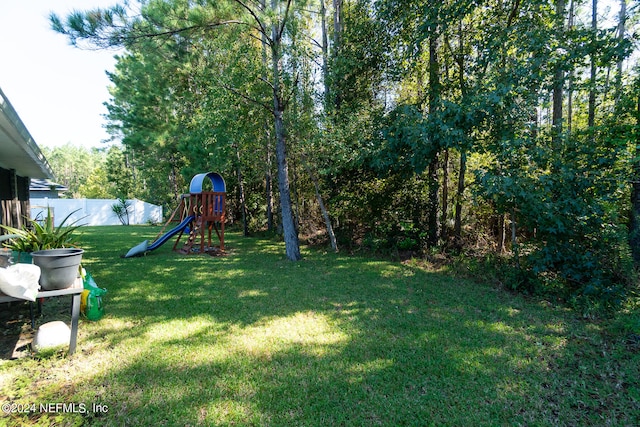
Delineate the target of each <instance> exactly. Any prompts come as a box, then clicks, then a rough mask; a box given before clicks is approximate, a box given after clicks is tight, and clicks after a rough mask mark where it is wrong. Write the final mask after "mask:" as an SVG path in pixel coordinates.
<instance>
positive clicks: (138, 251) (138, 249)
mask: <svg viewBox="0 0 640 427" xmlns="http://www.w3.org/2000/svg"><path fill="white" fill-rule="evenodd" d="M194 219H195V216H193V215H191V216H188V217H186V218H185V219H184V220H182V222H181V223H180V224H178V225H177V226H175V227H174V228H172V229H171V230H169V231H167V232H166V233H164V234H163V235H162V236H160V237H159V238H158V239H157V240H156V241H155V242H153V243H151V244H149V241H148V240H145V241H144V242H142V243H140V244H139V245H136V246H134V247H133V248H131V249H129V252H127V254H126V255H125V256H124V257H125V258H130V257H133V256H136V255H142V254H143V253H145V252H148V251H152V250H154V249H158V248H159V247H160V246H162V245H163V244H164V243H166V241H167V240H169V239H170V238H172V237H173V236H175V235H176V234H178V233H179V232H181V231H183V230H184V229H185V228H187V227H188V226H189V223H191V221H193V220H194Z"/></svg>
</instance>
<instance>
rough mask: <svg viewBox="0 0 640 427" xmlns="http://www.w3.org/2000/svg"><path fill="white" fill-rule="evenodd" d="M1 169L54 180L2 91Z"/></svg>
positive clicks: (42, 156)
mask: <svg viewBox="0 0 640 427" xmlns="http://www.w3.org/2000/svg"><path fill="white" fill-rule="evenodd" d="M0 167H2V168H4V169H14V170H15V171H16V174H17V175H19V176H24V177H31V178H53V171H52V169H51V166H49V163H48V162H47V159H46V158H45V157H44V155H43V154H42V152H41V151H40V148H38V145H37V144H36V143H35V141H34V140H33V138H32V137H31V134H30V133H29V131H28V130H27V128H26V127H25V125H24V123H22V120H20V117H18V113H16V111H15V110H14V108H13V106H12V105H11V103H10V102H9V100H8V99H7V97H6V96H5V94H4V92H2V89H0Z"/></svg>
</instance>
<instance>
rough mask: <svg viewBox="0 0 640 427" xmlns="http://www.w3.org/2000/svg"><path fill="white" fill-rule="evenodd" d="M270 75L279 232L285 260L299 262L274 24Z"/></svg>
mask: <svg viewBox="0 0 640 427" xmlns="http://www.w3.org/2000/svg"><path fill="white" fill-rule="evenodd" d="M277 5H278V2H277V0H271V8H272V10H273V12H274V13H275V12H277ZM271 43H272V44H271V46H270V47H271V71H272V81H271V83H272V87H273V117H274V127H275V134H276V161H277V164H278V188H279V190H280V210H281V212H282V230H283V233H284V244H285V249H286V253H287V258H288V259H289V260H291V261H298V260H300V259H301V258H302V256H301V254H300V242H299V240H298V230H297V229H296V226H295V219H294V216H293V208H292V203H291V190H290V185H289V166H288V163H287V144H286V139H285V127H284V119H283V113H284V109H285V105H284V102H283V100H282V88H281V81H280V57H281V53H282V52H281V49H282V46H281V43H282V40H281V33H280V28H279V24H278V22H277V21H275V22H274V23H273V24H272V27H271Z"/></svg>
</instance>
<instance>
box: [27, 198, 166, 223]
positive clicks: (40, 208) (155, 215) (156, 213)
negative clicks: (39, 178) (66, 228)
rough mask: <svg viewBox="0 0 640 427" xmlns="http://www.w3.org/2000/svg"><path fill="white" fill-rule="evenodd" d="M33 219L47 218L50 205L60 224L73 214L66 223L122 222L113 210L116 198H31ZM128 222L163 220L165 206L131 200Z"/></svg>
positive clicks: (117, 202) (54, 217)
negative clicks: (163, 207)
mask: <svg viewBox="0 0 640 427" xmlns="http://www.w3.org/2000/svg"><path fill="white" fill-rule="evenodd" d="M30 202H31V218H34V219H35V218H38V217H39V218H45V217H46V216H47V208H50V209H51V211H52V214H53V219H54V225H55V226H56V227H57V226H59V225H60V224H61V223H62V221H63V220H64V219H65V218H66V217H67V215H71V216H70V217H69V219H68V220H67V222H66V224H71V223H73V222H74V221H76V220H79V221H78V224H87V225H120V224H121V222H120V220H119V219H118V216H117V215H116V214H115V213H114V212H113V209H112V206H113V205H115V204H119V201H118V200H115V199H49V198H32V199H30ZM128 202H129V203H130V207H129V224H147V223H149V222H154V223H160V222H162V206H157V205H153V204H151V203H147V202H143V201H142V200H137V199H131V200H128Z"/></svg>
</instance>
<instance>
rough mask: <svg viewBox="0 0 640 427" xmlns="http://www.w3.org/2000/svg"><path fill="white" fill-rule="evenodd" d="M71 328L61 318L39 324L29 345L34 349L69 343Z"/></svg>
mask: <svg viewBox="0 0 640 427" xmlns="http://www.w3.org/2000/svg"><path fill="white" fill-rule="evenodd" d="M70 339H71V329H70V328H69V326H67V324H66V323H64V322H63V321H61V320H56V321H54V322H48V323H45V324H43V325H41V326H40V327H39V328H38V330H37V332H36V335H35V336H34V337H33V342H32V343H31V346H32V347H33V349H34V350H35V351H40V350H44V349H45V348H53V347H59V346H63V345H65V346H67V345H69V340H70Z"/></svg>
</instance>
